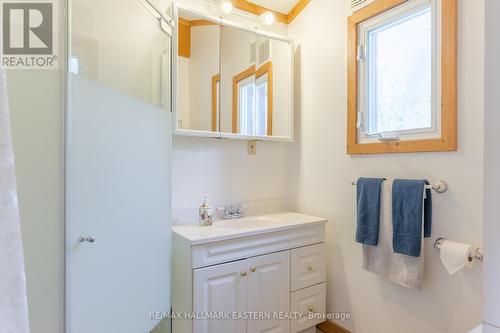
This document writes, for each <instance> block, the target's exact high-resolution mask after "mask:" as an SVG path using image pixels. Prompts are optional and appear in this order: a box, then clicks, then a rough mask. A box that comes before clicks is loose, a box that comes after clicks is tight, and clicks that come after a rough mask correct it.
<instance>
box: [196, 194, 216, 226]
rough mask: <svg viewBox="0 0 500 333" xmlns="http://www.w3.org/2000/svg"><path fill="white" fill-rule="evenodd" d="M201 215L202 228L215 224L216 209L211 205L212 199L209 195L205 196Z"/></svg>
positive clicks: (200, 211)
mask: <svg viewBox="0 0 500 333" xmlns="http://www.w3.org/2000/svg"><path fill="white" fill-rule="evenodd" d="M199 214H200V225H201V226H209V225H212V224H213V223H214V221H213V217H214V208H213V207H212V205H211V204H210V197H209V196H208V195H206V196H205V200H204V201H203V204H202V205H201V206H200V209H199Z"/></svg>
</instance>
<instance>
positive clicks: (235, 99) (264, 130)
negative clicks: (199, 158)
mask: <svg viewBox="0 0 500 333" xmlns="http://www.w3.org/2000/svg"><path fill="white" fill-rule="evenodd" d="M220 82H221V87H220V89H221V94H220V95H221V101H220V130H221V132H223V133H232V134H241V135H245V136H279V137H290V136H291V114H292V109H291V107H292V103H291V97H292V96H291V45H290V43H289V42H284V41H279V40H274V39H270V38H268V37H264V36H261V35H258V34H254V33H252V32H248V31H246V30H242V29H238V28H235V27H231V26H222V28H221V77H220Z"/></svg>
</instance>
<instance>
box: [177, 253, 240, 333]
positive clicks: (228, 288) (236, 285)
mask: <svg viewBox="0 0 500 333" xmlns="http://www.w3.org/2000/svg"><path fill="white" fill-rule="evenodd" d="M247 280H248V264H247V263H246V260H241V261H235V262H232V263H228V264H221V265H216V266H212V267H207V268H200V269H196V270H194V276H193V284H194V288H193V289H194V290H193V310H194V312H195V313H198V314H215V313H229V314H232V313H233V312H237V313H243V312H245V311H246V304H247ZM193 332H194V333H245V332H246V321H245V320H243V319H233V318H229V319H227V318H225V319H220V320H219V319H209V318H207V319H198V320H194V321H193ZM179 333H180V332H179Z"/></svg>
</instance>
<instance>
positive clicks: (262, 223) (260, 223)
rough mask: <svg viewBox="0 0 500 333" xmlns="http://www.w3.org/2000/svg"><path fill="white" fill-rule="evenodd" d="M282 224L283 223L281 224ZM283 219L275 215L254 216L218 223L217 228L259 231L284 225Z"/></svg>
mask: <svg viewBox="0 0 500 333" xmlns="http://www.w3.org/2000/svg"><path fill="white" fill-rule="evenodd" d="M280 222H281V223H280ZM284 222H286V221H284V220H283V219H282V218H276V217H275V216H274V217H273V215H262V216H252V217H245V218H240V219H233V220H221V221H216V222H215V223H214V226H215V227H216V228H231V229H248V228H250V229H258V228H266V227H272V226H276V225H281V224H283V223H284Z"/></svg>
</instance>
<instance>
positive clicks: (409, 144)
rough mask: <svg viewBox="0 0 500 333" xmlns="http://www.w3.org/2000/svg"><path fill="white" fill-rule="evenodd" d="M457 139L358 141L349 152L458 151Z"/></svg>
mask: <svg viewBox="0 0 500 333" xmlns="http://www.w3.org/2000/svg"><path fill="white" fill-rule="evenodd" d="M456 150H457V140H456V138H453V139H451V140H444V139H431V140H408V141H386V142H377V143H356V144H351V145H350V144H348V145H347V154H349V155H355V154H391V153H415V152H440V151H441V152H442V151H456Z"/></svg>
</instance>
